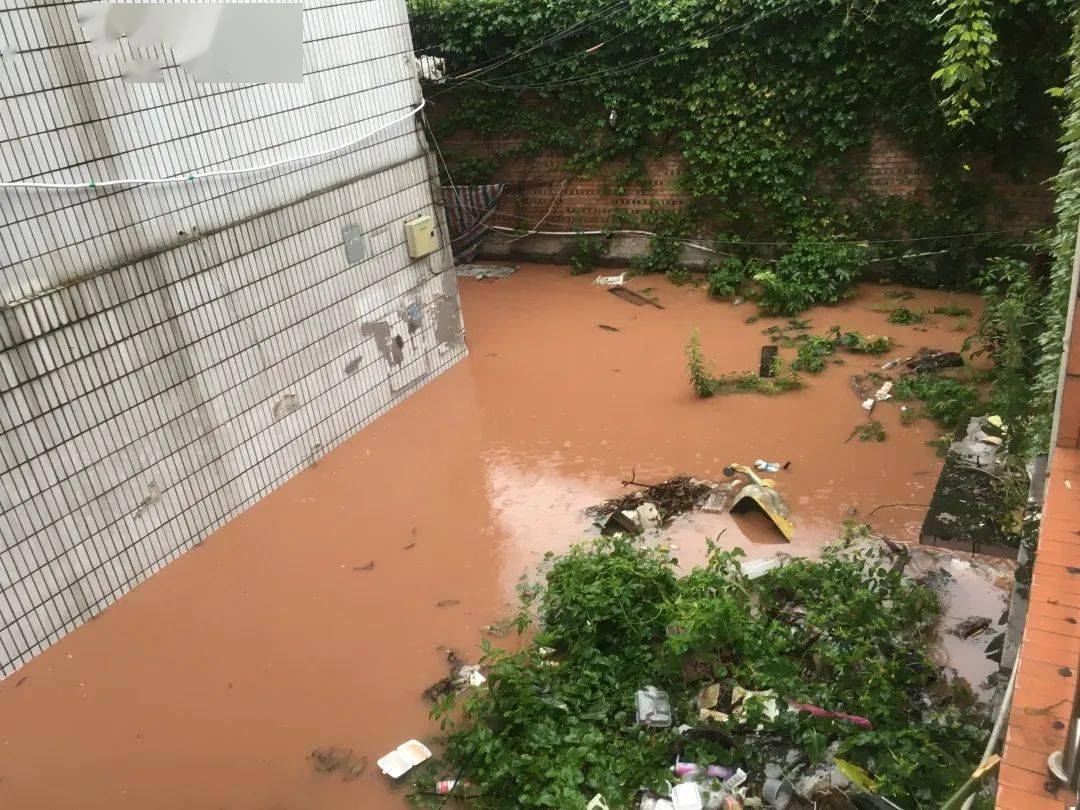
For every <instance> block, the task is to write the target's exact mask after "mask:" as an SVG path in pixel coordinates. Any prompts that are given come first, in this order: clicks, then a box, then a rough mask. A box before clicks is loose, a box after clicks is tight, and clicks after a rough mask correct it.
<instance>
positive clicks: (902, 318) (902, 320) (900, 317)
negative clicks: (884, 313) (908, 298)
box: [887, 304, 926, 325]
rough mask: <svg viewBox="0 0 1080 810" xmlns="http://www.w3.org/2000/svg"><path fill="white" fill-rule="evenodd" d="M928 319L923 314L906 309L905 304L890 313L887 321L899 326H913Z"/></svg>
mask: <svg viewBox="0 0 1080 810" xmlns="http://www.w3.org/2000/svg"><path fill="white" fill-rule="evenodd" d="M925 319H926V316H925V315H923V313H921V312H916V311H914V310H910V309H908V308H907V307H905V306H904V305H903V304H901V305H899V306H897V307H894V308H893V309H891V310H890V311H889V317H888V318H887V320H888V321H889V323H897V324H903V325H907V324H912V323H922V322H923V321H924V320H925Z"/></svg>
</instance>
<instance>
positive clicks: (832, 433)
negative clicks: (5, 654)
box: [0, 266, 996, 810]
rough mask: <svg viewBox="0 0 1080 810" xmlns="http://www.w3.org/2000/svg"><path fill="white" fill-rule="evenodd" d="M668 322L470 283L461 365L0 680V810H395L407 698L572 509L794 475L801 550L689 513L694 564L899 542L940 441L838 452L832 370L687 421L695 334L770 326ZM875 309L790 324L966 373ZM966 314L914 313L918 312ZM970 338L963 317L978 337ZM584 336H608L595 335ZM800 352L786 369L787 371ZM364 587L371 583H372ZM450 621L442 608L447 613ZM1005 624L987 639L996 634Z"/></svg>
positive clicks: (580, 532)
mask: <svg viewBox="0 0 1080 810" xmlns="http://www.w3.org/2000/svg"><path fill="white" fill-rule="evenodd" d="M631 286H633V287H634V288H636V289H642V288H646V287H652V288H655V292H654V293H653V294H654V295H656V296H657V297H658V298H659V300H660V302H661V303H662V304H663V306H664V307H665V308H664V309H662V310H661V309H655V308H653V307H636V306H633V305H631V304H629V303H627V302H626V301H623V300H620V299H619V298H617V297H615V296H613V295H610V294H608V293H607V292H606V291H605V290H603V289H601V288H599V287H597V286H595V285H593V284H591V280H590V279H589V278H573V277H570V276H568V275H567V272H566V269H565V268H554V267H543V266H531V267H526V268H523V270H522V271H521V272H519V273H517V274H516V275H514V276H512V277H510V278H507V279H502V280H497V281H475V280H471V279H464V280H462V282H461V298H462V305H463V307H464V316H465V323H466V327H467V330H468V343H469V347H470V352H471V354H470V357H469V358H468V359H466V360H465V361H463V362H461V363H459V364H458V365H457V366H455V367H454V368H452V369H450V370H449V371H448V372H446V373H445V374H443V375H442V376H441V377H439V378H437V379H435V380H434V381H432V382H431V383H430V384H428V385H427V386H425V387H424V388H423V389H422V390H420V391H419V392H418V393H417V394H416V395H415V396H413V397H411V398H410V399H409V400H407V401H406V402H405V403H403V404H402V405H401V406H399V407H398V408H396V409H395V410H393V411H391V412H390V413H389V414H387V415H385V416H383V417H382V418H380V419H379V420H378V421H377V422H375V423H374V424H372V425H371V426H369V427H368V428H366V429H365V430H363V431H362V432H361V433H360V434H358V435H357V436H356V437H354V438H353V439H351V440H350V441H348V442H347V443H345V444H344V445H343V446H341V447H340V448H338V449H337V450H335V451H333V452H332V453H330V454H329V455H327V456H326V457H324V458H323V459H321V460H320V461H319V462H318V463H317V464H316V465H315V466H314V467H312V468H310V469H308V470H306V471H305V472H303V473H301V474H299V475H298V476H296V477H295V478H294V479H292V480H291V481H290V482H288V483H287V484H286V485H284V486H282V487H281V488H280V489H278V490H277V491H276V492H274V493H273V494H272V495H271V496H269V497H268V498H266V499H264V500H263V501H262V502H261V503H259V504H258V505H256V506H255V507H253V508H252V509H250V510H249V511H247V512H246V513H244V514H243V515H241V516H240V517H238V518H237V519H235V520H234V521H233V522H232V523H230V524H229V525H227V526H225V527H224V528H222V529H221V530H219V531H218V532H216V533H215V534H214V535H213V536H211V537H210V538H208V539H207V541H206V542H205V543H204V544H203V545H201V546H200V547H198V548H197V549H195V550H193V551H191V552H190V553H188V554H186V555H184V556H183V557H181V558H180V559H179V560H177V561H176V562H174V563H172V564H171V565H170V566H169V567H168V568H166V569H165V570H164V571H163V572H161V573H159V574H156V575H155V576H154V577H152V578H151V579H150V580H149V581H148V582H146V583H144V584H143V585H140V586H139V587H138V588H136V589H135V590H134V591H132V592H131V593H130V594H128V595H127V596H125V597H123V599H121V600H120V601H119V602H118V603H117V604H116V605H114V606H112V607H110V608H109V609H108V610H106V611H105V612H104V613H102V614H101V615H100V616H98V617H97V618H96V619H95V620H93V621H91V622H88V623H87V624H86V625H84V626H83V627H81V628H80V629H78V630H77V631H75V632H74V633H72V634H70V635H69V636H67V637H66V638H64V639H63V640H61V641H60V642H59V643H57V644H56V645H55V646H53V647H52V648H50V649H49V650H47V651H46V652H45V653H44V654H42V655H41V656H39V657H38V658H37V659H35V660H34V661H32V662H30V663H29V664H27V665H26V666H25V667H23V668H22V669H21V670H19V671H18V672H16V673H15V674H14V675H13V676H11V677H9V678H8V679H6V680H5V681H3V682H2V683H0V807H11V808H19V810H36V809H37V808H42V809H44V808H48V809H49V810H61V809H64V808H79V810H96V809H97V808H110V810H123V809H124V808H140V809H141V808H147V807H154V808H155V810H180V809H181V808H184V809H185V810H186V809H187V808H200V810H202V809H203V808H205V809H207V810H212V809H214V808H227V809H228V810H247V809H248V808H251V809H253V810H254V809H258V810H292V809H293V808H296V809H297V810H299V808H305V809H307V810H324V809H325V810H337V808H342V809H343V808H356V807H365V808H383V807H387V808H393V807H403V806H405V802H404V799H403V797H401V796H400V795H395V794H394V793H393V792H392V791H391V790H390V789H388V787H387V780H386V779H385V777H383V776H382V775H381V774H379V773H378V769H377V768H376V766H375V760H376V759H377V758H378V757H379V756H381V755H382V754H384V753H386V752H388V751H389V750H391V749H392V748H393V747H394V746H395V745H397V744H398V743H400V742H402V741H403V740H405V739H408V738H410V737H418V738H422V737H423V736H424V735H426V734H430V733H433V732H434V731H435V726H434V724H432V723H431V722H430V721H429V719H428V716H427V712H428V707H427V705H426V704H425V703H423V701H421V700H420V698H419V695H420V693H421V692H422V691H423V690H424V688H425V687H427V686H428V685H430V684H431V683H432V682H433V681H435V680H437V679H438V678H439V677H442V676H443V675H445V674H446V661H445V653H444V652H442V651H441V649H440V648H445V647H450V648H456V649H457V650H459V651H462V652H463V654H464V655H465V656H466V657H471V656H475V654H476V649H477V643H478V640H479V639H480V638H481V637H482V636H483V632H484V630H483V629H484V628H485V626H487V625H490V624H491V623H492V622H495V621H497V620H499V619H501V618H503V617H506V616H508V615H509V614H510V613H511V612H512V606H513V600H514V588H515V585H516V584H517V583H518V581H519V579H520V578H521V576H522V575H523V574H525V573H526V572H528V571H531V570H535V567H536V565H537V563H538V562H539V560H540V558H541V557H542V555H543V553H544V552H545V551H548V550H554V551H558V550H561V549H564V548H566V546H567V545H568V544H569V543H570V542H571V541H572V540H574V539H575V538H578V537H582V536H584V535H586V534H589V533H591V531H592V530H591V529H590V521H589V519H588V518H586V517H584V516H583V515H582V514H581V512H580V510H581V509H582V508H584V507H586V506H589V505H591V504H595V503H599V502H601V501H603V500H605V499H606V498H608V497H611V496H614V495H618V494H621V492H622V491H623V490H622V487H621V485H620V481H621V480H622V479H624V478H626V477H628V476H629V475H630V473H631V471H634V472H635V474H636V476H637V478H638V479H640V480H661V479H663V478H666V477H669V476H670V475H673V474H676V473H687V474H690V475H695V476H698V477H701V478H715V479H719V478H721V477H722V474H721V469H722V468H723V467H724V466H725V464H727V463H729V462H731V461H742V462H744V463H750V462H752V461H753V460H754V459H757V458H763V459H767V460H770V461H780V462H784V461H791V467H790V470H788V471H782V472H780V473H776V474H774V475H773V476H771V477H773V478H774V479H775V480H776V481H777V482H778V485H779V487H780V489H781V491H782V492H783V493H784V494H785V496H786V497H787V499H788V501H789V503H790V505H791V508H792V517H793V519H794V521H795V524H796V527H797V528H796V534H795V540H794V542H793V543H791V544H784V543H779V542H777V540H778V539H779V535H776V534H775V533H774V532H773V531H771V529H770V527H769V526H767V525H764V524H763V523H762V522H760V521H759V522H756V523H754V522H745V523H737V522H735V521H734V520H733V519H732V518H731V517H729V516H726V515H725V516H712V515H703V514H700V513H695V514H690V515H686V516H684V517H682V518H680V519H679V520H677V521H676V523H675V524H674V525H673V526H672V527H671V531H670V532H669V539H668V542H670V543H671V544H672V545H674V546H676V547H677V551H676V554H677V556H679V557H680V558H681V559H682V560H683V562H684V564H692V563H693V562H694V561H697V560H700V559H702V558H703V556H704V537H705V536H706V535H709V536H715V535H717V534H719V533H720V532H721V531H723V534H722V536H721V543H722V544H724V545H726V546H735V545H741V546H743V547H744V548H745V549H746V550H747V551H748V556H749V557H750V558H752V559H753V558H757V557H764V556H769V555H771V554H773V553H775V552H776V551H785V552H790V553H813V552H815V551H816V550H817V549H818V548H819V547H820V545H821V543H823V542H824V541H826V540H828V539H830V538H832V537H834V536H835V534H836V533H837V531H838V529H839V527H840V524H841V522H842V521H843V520H844V519H847V518H855V519H858V520H867V521H869V522H870V523H871V524H872V525H873V526H874V527H875V528H876V529H877V530H879V531H881V532H884V533H886V534H887V535H889V536H891V537H893V538H895V539H902V540H908V541H913V540H916V539H917V535H918V528H919V525H920V523H921V521H922V518H923V514H924V512H925V510H924V509H921V508H918V507H914V508H913V507H888V508H881V509H878V510H877V511H876V512H875V513H874V514H872V515H871V514H870V512H871V510H873V509H875V507H880V506H883V505H885V504H897V503H900V504H925V503H928V502H929V499H930V495H931V493H932V491H933V486H934V482H935V480H936V476H937V473H938V471H939V469H940V466H941V460H940V459H938V458H936V456H935V454H934V451H933V450H932V449H931V448H929V447H927V446H926V445H925V442H926V441H928V440H929V439H932V438H935V437H936V436H937V435H938V431H937V430H936V428H935V427H934V426H933V425H932V424H931V423H929V422H924V421H920V422H916V423H915V424H913V425H911V426H907V427H902V426H901V425H900V422H899V414H898V411H899V406H898V405H897V404H895V403H884V404H881V405H879V406H878V407H877V408H876V410H875V414H874V416H875V417H876V418H878V419H879V420H880V421H881V422H882V423H883V424H884V425H885V428H886V430H887V433H888V438H887V440H886V442H884V443H882V444H878V443H863V442H860V441H858V440H855V439H853V440H851V441H847V442H846V441H845V440H846V439H847V438H848V436H849V434H850V433H851V431H852V428H853V427H854V426H855V425H856V424H858V423H860V422H861V421H863V420H864V418H865V416H864V413H863V411H862V410H861V409H860V406H859V401H858V399H857V397H856V396H855V394H854V393H853V392H852V391H851V388H850V386H849V377H850V375H851V374H853V373H855V372H857V371H861V370H863V369H865V368H869V367H871V366H874V365H876V364H878V363H880V362H881V361H880V360H877V359H875V358H869V357H863V356H858V355H850V354H842V355H840V356H841V357H842V358H843V359H844V360H845V361H846V364H845V365H843V366H830V368H828V369H827V370H826V371H825V372H824V373H823V374H821V375H816V376H807V377H806V382H807V387H806V388H805V389H804V390H802V391H799V392H795V393H789V394H784V395H781V396H777V397H771V398H770V397H763V396H760V395H738V396H726V397H716V398H713V399H710V400H701V399H698V398H697V397H696V396H695V395H694V394H693V392H692V390H691V389H690V386H689V383H688V381H687V377H686V372H685V357H684V355H683V351H684V347H685V344H686V341H687V339H688V337H689V335H690V331H691V329H692V328H694V327H698V328H699V329H700V331H701V336H702V337H701V340H702V347H703V350H704V352H705V354H706V356H707V357H708V358H709V359H710V361H711V362H712V364H713V366H714V368H715V370H716V371H718V372H722V371H735V370H740V371H741V370H756V368H757V364H758V355H759V350H760V347H761V345H762V344H764V343H767V342H768V340H767V338H766V337H765V336H763V335H762V333H761V332H762V330H763V329H764V328H766V327H767V326H769V325H770V324H772V323H782V319H761V320H759V321H758V322H757V323H754V324H747V323H746V322H745V321H746V318H747V317H749V316H751V315H753V314H754V312H755V310H754V307H753V305H752V304H749V303H746V304H742V305H741V306H733V305H731V304H730V303H718V302H716V301H712V300H710V299H708V298H707V296H706V295H705V294H704V292H703V291H701V290H697V289H692V288H687V287H681V288H680V287H675V286H672V285H670V284H668V283H667V282H666V281H664V280H663V279H660V278H656V277H650V278H647V279H636V280H634V281H633V282H631ZM888 289H895V288H888V287H881V286H876V285H875V286H866V287H863V288H862V289H861V290H860V292H859V294H858V296H857V297H856V298H855V299H853V300H852V301H850V302H847V303H845V304H843V305H841V306H837V307H831V308H827V309H820V310H815V311H813V312H811V313H809V314H808V315H806V316H805V317H807V318H809V319H810V320H811V321H812V327H813V331H814V332H815V333H817V334H822V333H824V331H825V330H826V329H827V328H828V327H829V326H831V325H833V324H839V325H841V326H842V327H843V328H844V329H857V330H860V331H862V332H864V333H875V334H887V335H891V336H892V337H894V338H896V339H897V340H899V341H900V343H901V344H902V346H901V347H900V348H898V349H897V350H896V351H894V352H892V353H891V354H890V355H888V357H893V356H902V355H905V354H907V353H910V352H913V351H915V350H916V349H918V348H919V347H920V346H923V345H927V346H933V347H937V348H944V349H955V348H958V347H959V345H960V343H961V341H962V340H963V338H964V336H965V334H966V332H965V331H958V330H957V329H956V328H955V327H956V324H957V319H956V318H953V317H947V316H931V317H930V318H928V321H927V323H925V324H923V325H922V327H921V328H925V329H926V330H927V331H920V327H914V326H897V325H892V324H888V323H886V320H885V318H886V315H885V313H883V312H879V311H874V310H873V309H872V307H873V306H875V305H882V304H887V303H892V302H891V301H890V300H889V299H887V298H885V297H883V292H884V291H885V290H888ZM944 303H956V304H959V305H962V306H967V307H970V308H972V309H976V310H977V307H978V301H977V300H976V299H974V298H973V297H970V296H963V295H954V294H946V293H938V292H930V291H916V295H915V298H914V299H913V300H911V301H908V302H906V305H907V306H908V307H909V308H911V309H917V308H930V307H933V306H936V305H940V304H944ZM971 323H972V324H973V323H974V320H972V321H971ZM598 324H606V325H609V326H614V327H615V328H616V329H617V330H618V331H610V330H606V329H601V328H599V327H598ZM793 352H794V350H792V349H782V350H781V354H782V355H784V356H787V357H790V356H791V355H792V354H793ZM372 564H373V565H372ZM440 602H443V603H448V604H444V606H442V607H440V606H438V603H440ZM994 618H995V620H996V617H994ZM327 747H338V748H343V749H352V750H353V752H354V753H355V755H356V756H358V757H359V756H365V757H367V760H368V766H367V770H366V771H365V772H364V773H363V774H362V775H361V776H360V777H359V778H358V779H355V780H353V781H344V780H343V779H342V778H341V777H340V776H339V775H336V774H327V773H319V772H317V770H316V768H315V767H314V764H313V761H312V760H310V759H308V756H309V754H311V752H312V751H313V750H314V749H317V748H327Z"/></svg>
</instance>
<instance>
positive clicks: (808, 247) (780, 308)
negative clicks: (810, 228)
mask: <svg viewBox="0 0 1080 810" xmlns="http://www.w3.org/2000/svg"><path fill="white" fill-rule="evenodd" d="M865 263H866V250H865V248H863V247H862V246H861V245H857V244H850V243H843V242H809V241H805V242H798V243H796V244H795V246H794V247H793V248H792V249H791V251H790V252H789V253H787V254H785V255H784V256H782V257H781V258H780V259H778V260H777V262H776V265H775V267H774V268H773V269H771V270H763V271H761V272H758V273H756V274H754V281H756V282H757V283H758V285H759V286H760V288H761V291H760V294H759V296H758V307H759V308H760V309H761V311H762V312H765V313H767V314H772V315H797V314H798V313H800V312H804V311H805V310H808V309H810V308H811V307H814V306H818V305H820V304H835V303H838V302H839V301H841V300H843V299H844V298H847V297H848V296H849V295H851V294H852V293H853V292H854V290H855V284H856V283H857V281H858V278H859V274H860V272H861V270H862V268H863V266H864V264H865Z"/></svg>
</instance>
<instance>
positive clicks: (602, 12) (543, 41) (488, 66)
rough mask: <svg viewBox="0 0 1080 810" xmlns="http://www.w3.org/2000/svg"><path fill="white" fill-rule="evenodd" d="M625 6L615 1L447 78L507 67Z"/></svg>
mask: <svg viewBox="0 0 1080 810" xmlns="http://www.w3.org/2000/svg"><path fill="white" fill-rule="evenodd" d="M624 4H626V5H629V2H628V0H613V2H611V3H608V4H607V5H605V6H602V7H601V8H600V9H599V10H597V11H596V12H594V13H593V14H591V15H590V16H588V17H586V18H585V19H584V20H579V21H578V22H575V23H573V24H571V25H568V26H566V27H565V28H561V29H559V30H558V31H556V32H554V33H553V34H548V35H547V36H544V37H541V38H540V39H538V40H535V41H534V42H532V43H531V44H528V47H525V48H517V49H515V50H513V51H511V52H510V53H506V54H503V55H502V56H496V57H493V58H492V59H488V60H486V61H484V62H480V63H479V64H477V65H473V66H471V67H468V68H466V69H465V70H463V71H459V72H458V74H457V75H456V76H448V77H447V78H448V79H463V78H465V77H466V76H467V75H471V74H473V73H477V72H481V73H487V72H490V71H492V70H494V69H495V68H497V67H501V66H502V65H505V64H506V63H508V62H511V61H513V60H514V59H517V58H518V57H519V56H524V55H525V54H527V53H532V52H533V51H535V50H536V49H537V48H540V47H543V46H544V45H547V44H548V43H549V42H554V41H555V40H556V39H561V38H563V37H565V36H566V35H568V34H571V33H573V32H574V31H575V30H577V29H580V28H583V27H584V26H586V25H591V24H592V23H593V22H596V21H598V20H600V19H607V18H608V17H611V16H614V14H615V11H614V10H613V9H615V7H616V6H621V5H624ZM608 12H610V13H608ZM504 57H505V58H504Z"/></svg>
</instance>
